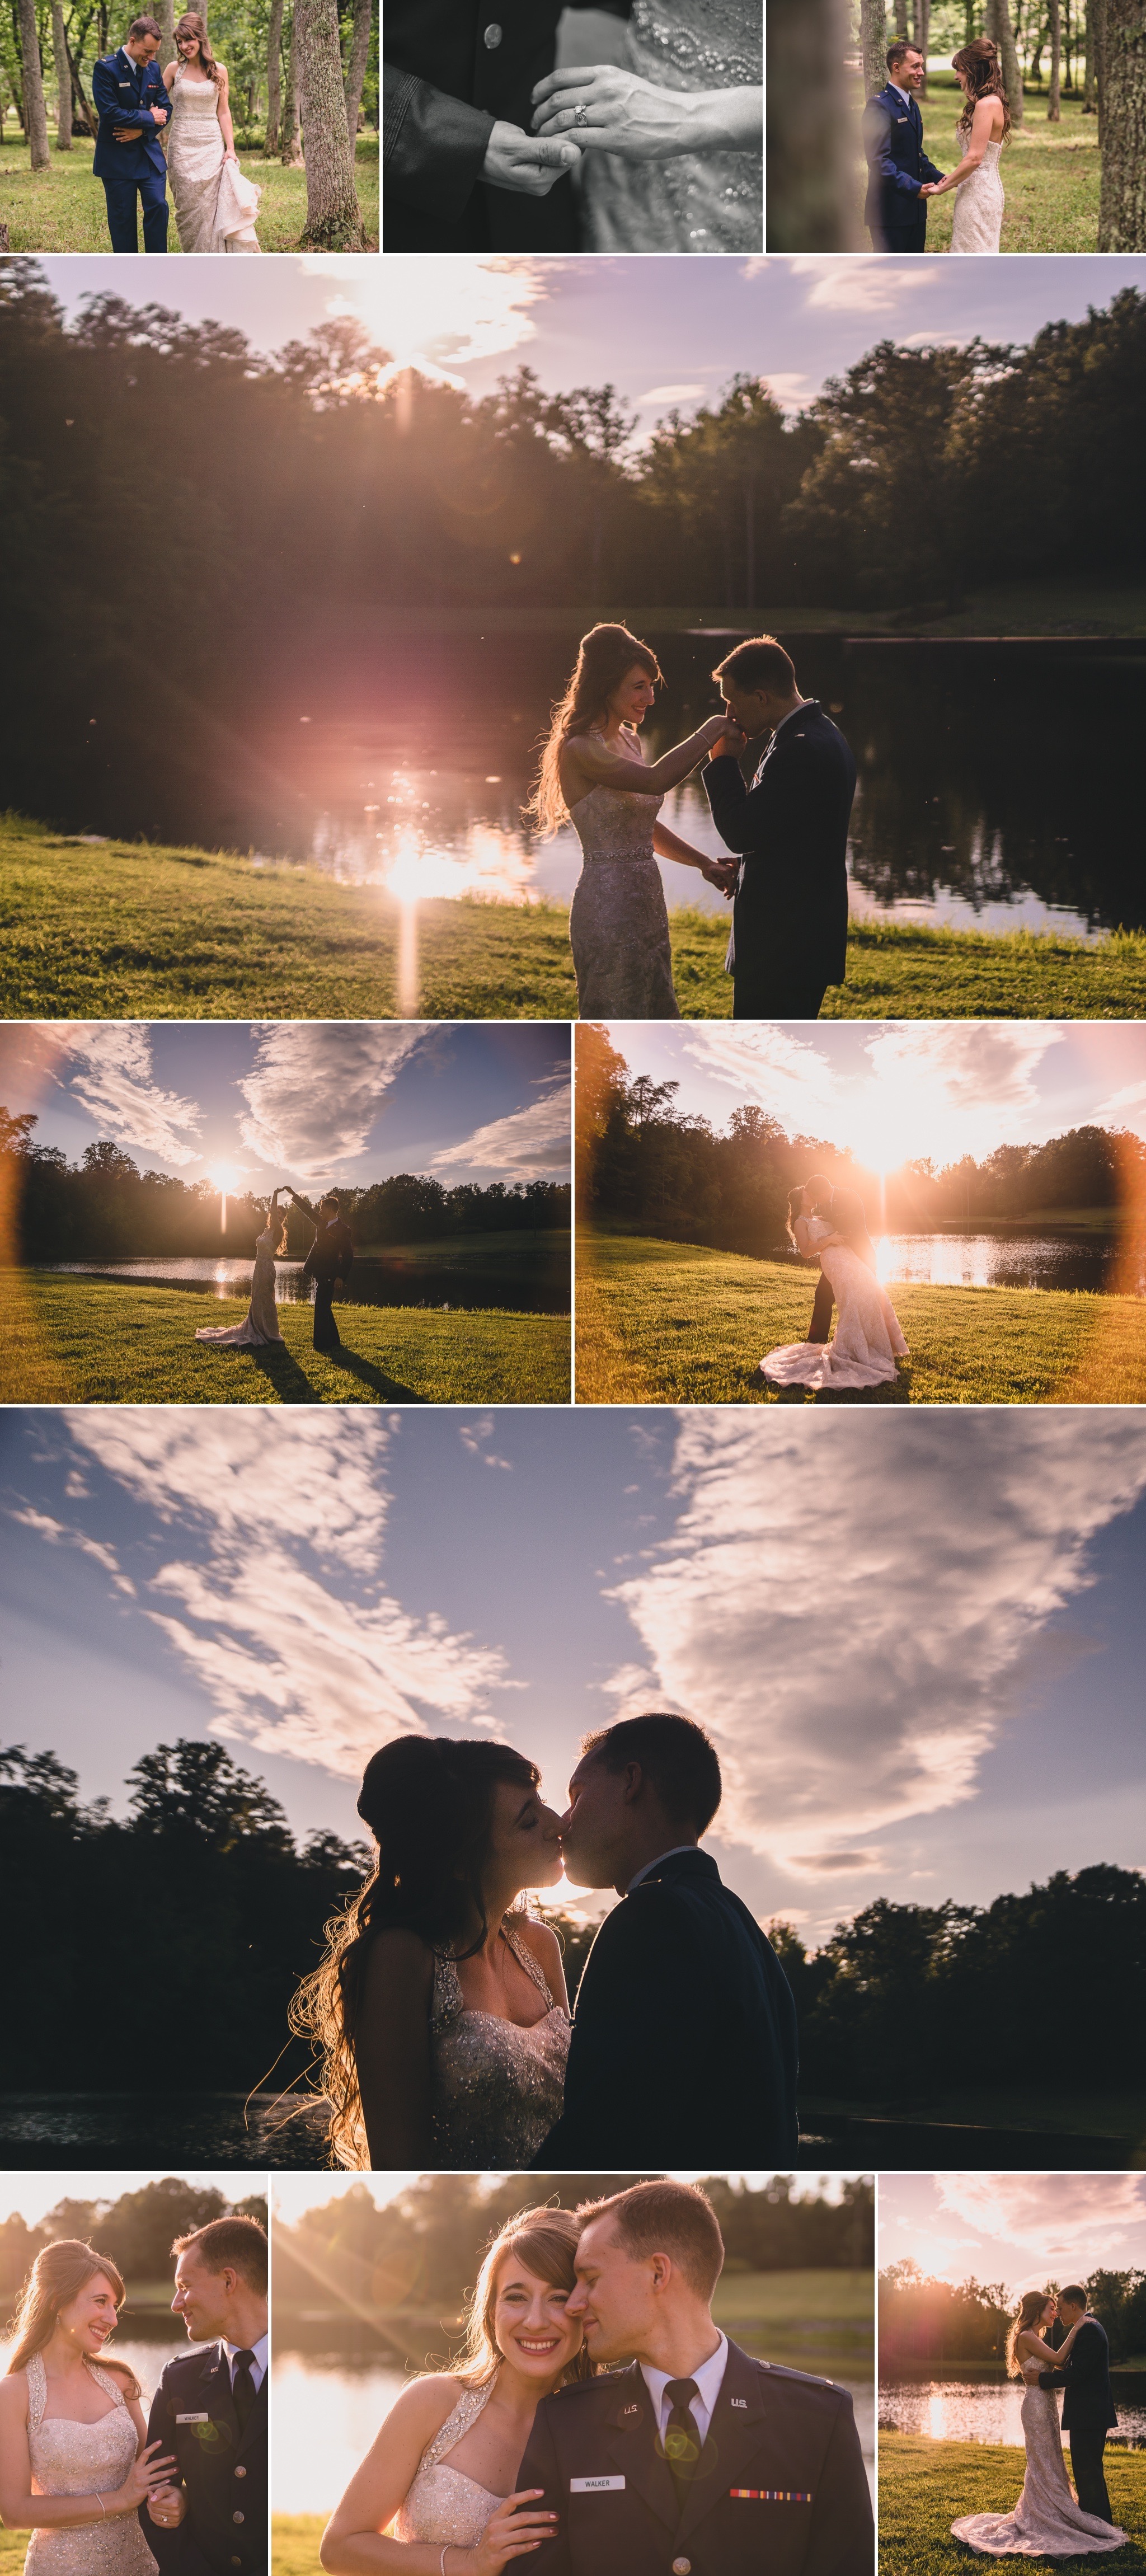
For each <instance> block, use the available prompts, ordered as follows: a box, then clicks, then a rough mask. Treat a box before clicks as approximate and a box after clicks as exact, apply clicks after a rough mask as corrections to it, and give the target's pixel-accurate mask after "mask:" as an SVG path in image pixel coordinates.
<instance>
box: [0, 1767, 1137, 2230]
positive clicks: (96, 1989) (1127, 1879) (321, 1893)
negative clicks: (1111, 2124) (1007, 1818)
mask: <svg viewBox="0 0 1146 2576" xmlns="http://www.w3.org/2000/svg"><path fill="white" fill-rule="evenodd" d="M127 1789H128V1797H127V1808H126V1813H125V1814H124V1815H123V1816H114V1815H113V1814H112V1813H111V1811H110V1808H109V1806H108V1803H107V1801H106V1800H102V1801H96V1802H94V1803H85V1802H84V1801H83V1800H82V1799H81V1797H80V1794H79V1785H78V1781H77V1778H76V1774H75V1773H74V1772H73V1771H71V1770H69V1769H68V1768H67V1766H66V1765H65V1764H63V1763H61V1762H60V1761H59V1760H58V1759H57V1757H56V1756H55V1754H54V1753H51V1752H40V1753H29V1752H28V1751H27V1750H26V1749H25V1748H24V1747H23V1746H20V1745H14V1746H11V1747H9V1749H8V1750H7V1751H3V1752H0V1938H2V1939H3V1942H4V1955H5V1956H6V1957H8V1958H10V1959H16V1958H19V1957H20V1956H22V1953H23V1949H24V1947H25V1946H26V1940H27V1926H28V1924H29V1923H31V1922H34V1923H35V1925H36V1927H37V1928H36V1975H35V1977H34V1978H27V1977H13V1978H11V1979H10V1981H9V1988H8V1993H7V1997H6V2012H5V2064H6V2068H7V2075H8V2081H9V2083H10V2084H11V2085H12V2086H13V2087H14V2088H15V2089H17V2090H21V2091H22V2090H25V2089H40V2088H43V2089H45V2090H47V2091H49V2092H51V2091H56V2090H58V2089H60V2087H61V2083H64V2084H65V2085H66V2088H67V2089H68V2090H72V2089H84V2088H90V2089H92V2090H94V2091H97V2092H98V2091H102V2090H106V2089H107V2088H108V2087H109V2086H110V2087H111V2088H112V2089H116V2088H122V2087H123V2086H124V2085H125V2084H128V2085H130V2083H131V2081H132V2077H133V2070H135V2071H136V2072H140V2074H141V2080H142V2070H143V2069H144V2068H146V2069H148V2071H149V2075H150V2079H151V2080H152V2081H153V2082H158V2081H160V2080H161V2072H162V2069H161V2067H160V2066H158V2065H157V2064H156V2060H155V2053H154V2034H155V2030H156V2027H157V2026H159V2027H163V2028H164V2029H177V2030H178V2032H179V2052H178V2061H177V2074H178V2089H180V2090H182V2091H189V2090H195V2089H196V2088H199V2087H202V2088H205V2089H207V2090H210V2091H218V2090H225V2089H228V2088H232V2087H233V2088H235V2089H238V2090H241V2091H243V2092H246V2091H247V2090H248V2089H251V2088H253V2087H255V2086H256V2085H258V2084H259V2082H260V2080H261V2079H262V2078H263V2077H264V2076H265V2075H266V2073H267V2071H268V2070H269V2069H270V2068H271V2066H272V2065H274V2064H275V2063H276V2061H277V2073H276V2076H275V2081H276V2083H287V2082H288V2081H293V2080H296V2079H297V2078H298V2077H300V2076H301V2074H302V2072H303V2069H304V2065H305V2056H304V2052H303V2050H302V2047H301V2043H294V2042H292V2043H290V2046H289V2048H288V2047H286V2041H287V2026H286V2012H287V2005H288V2003H289V2000H290V1997H291V1995H292V1993H293V1991H294V1988H295V1986H296V1984H297V1983H298V1981H299V1979H300V1978H301V1977H302V1976H304V1975H306V1974H307V1973H308V1971H309V1970H310V1969H311V1968H312V1967H314V1966H315V1964H316V1962H317V1959H318V1956H319V1952H320V1950H321V1947H322V1938H323V1925H324V1924H325V1922H326V1921H327V1919H328V1917H329V1916H330V1915H331V1914H332V1913H333V1912H334V1911H335V1910H336V1908H337V1907H338V1906H340V1905H341V1904H342V1903H343V1902H344V1901H345V1899H346V1897H347V1896H348V1895H349V1894H351V1893H352V1892H355V1891H356V1890H357V1889H358V1887H359V1886H360V1884H361V1880H362V1874H363V1871H364V1868H365V1866H366V1859H367V1854H366V1849H365V1846H364V1845H360V1844H350V1843H346V1842H344V1841H342V1840H340V1839H339V1837H338V1836H337V1835H335V1834H331V1833H328V1832H316V1833H313V1834H311V1835H309V1836H307V1837H306V1838H305V1839H304V1840H303V1841H302V1842H299V1841H298V1840H297V1839H296V1837H295V1836H293V1835H292V1833H291V1831H290V1829H289V1826H288V1824H287V1821H286V1818H285V1816H284V1814H283V1810H282V1808H281V1807H280V1806H279V1804H278V1802H277V1800H276V1799H274V1798H273V1797H272V1796H271V1795H270V1793H269V1791H268V1790H267V1788H266V1786H265V1784H264V1782H263V1781H261V1780H260V1779H259V1778H258V1777H257V1776H256V1775H254V1774H253V1773H250V1772H248V1771H245V1770H243V1769H242V1768H241V1767H240V1766H239V1765H238V1764H237V1763H236V1762H235V1761H234V1760H233V1759H232V1757H231V1755H230V1754H229V1753H228V1752H227V1751H226V1749H225V1747H224V1746H223V1745H221V1744H218V1743H206V1742H204V1743H200V1742H196V1741H194V1740H189V1739H186V1738H181V1739H180V1740H179V1741H178V1742H177V1743H176V1744H174V1745H168V1744H160V1745H157V1746H156V1748H155V1750H154V1751H153V1752H152V1753H148V1754H145V1755H143V1756H142V1758H141V1759H140V1761H138V1762H137V1763H136V1764H135V1766H134V1768H133V1770H132V1771H131V1772H130V1774H129V1776H128V1782H127ZM46 1888H50V1889H51V1891H52V1901H51V1904H50V1905H45V1902H44V1891H45V1889H46ZM557 1923H558V1929H559V1931H560V1932H561V1934H562V1936H563V1937H564V1938H565V1939H566V1945H567V1947H566V1964H567V1975H568V1982H569V1986H570V1990H571V1992H575V1989H576V1984H577V1978H578V1975H579V1973H580V1970H581V1968H582V1966H583V1964H584V1958H585V1955H586V1952H587V1950H588V1947H589V1944H590V1941H591V1939H592V1927H591V1926H587V1925H583V1924H575V1923H574V1922H572V1921H570V1919H569V1918H568V1917H560V1916H559V1917H558V1918H557ZM95 1926H98V1935H97V1934H96V1933H95V1932H94V1931H93V1927H95ZM773 1938H774V1940H775V1942H776V1946H777V1948H778V1950H779V1953H780V1956H781V1958H782V1959H783V1962H784V1966H785V1969H786V1972H787V1974H788V1977H789V1979H790V1981H791V1984H792V1987H793V1991H794V1994H795V1998H796V2006H797V2011H798V2014H799V2019H800V2026H801V2066H802V2072H801V2085H802V2088H803V2090H804V2091H805V2092H806V2093H807V2094H808V2095H809V2096H818V2097H831V2098H833V2099H836V2100H839V2099H843V2098H845V2097H846V2098H849V2099H851V2100H853V2101H855V2102H857V2103H863V2102H872V2101H878V2100H885V2101H895V2100H899V2099H902V2097H903V2093H904V2085H905V2075H906V2079H907V2080H909V2082H910V2088H911V2094H912V2098H913V2099H914V2100H916V2101H920V2102H924V2101H927V2100H928V2099H929V2098H931V2097H933V2096H935V2095H938V2094H940V2093H942V2092H945V2091H947V2090H949V2088H950V2086H951V2084H952V2081H953V2080H954V2078H955V2076H956V2075H957V2076H958V2078H959V2079H960V2080H969V2078H970V2077H971V2076H973V2080H974V2082H975V2084H976V2085H977V2086H982V2087H984V2088H989V2087H990V2086H992V2085H1000V2086H1005V2087H1006V2088H1007V2090H1008V2092H1010V2091H1012V2090H1013V2088H1014V2085H1015V2081H1016V2075H1015V2070H1016V2067H1023V2066H1030V2065H1037V2064H1046V2065H1053V2064H1055V2063H1057V2062H1058V2059H1059V2056H1060V2054H1061V2048H1062V2034H1063V2031H1064V2030H1071V2029H1080V2030H1082V2029H1085V2031H1086V2034H1087V2049H1088V2052H1090V2054H1091V2057H1092V2059H1093V2062H1094V2063H1095V2064H1103V2063H1107V2064H1110V2065H1121V2064H1123V2063H1124V2061H1125V2046H1124V2042H1125V2034H1126V2031H1127V2030H1128V2029H1135V2028H1137V2027H1138V2026H1139V2024H1140V2023H1141V2021H1142V2019H1143V2017H1144V2015H1146V1879H1144V1878H1143V1877H1142V1875H1141V1874H1140V1873H1139V1872H1138V1871H1135V1870H1125V1869H1115V1868H1111V1867H1106V1866H1098V1867H1094V1868H1091V1869H1083V1870H1080V1871H1079V1872H1078V1873H1077V1875H1076V1876H1074V1877H1071V1876H1070V1874H1069V1873H1068V1872H1067V1871H1065V1870H1060V1871H1057V1872H1056V1873H1055V1875H1054V1876H1053V1877H1052V1878H1051V1879H1049V1880H1048V1881H1047V1883H1046V1885H1045V1886H1043V1887H1031V1888H1029V1889H1028V1890H1027V1892H1026V1893H1025V1894H1024V1895H1007V1896H999V1897H996V1899H995V1901H994V1903H993V1904H992V1905H989V1906H985V1907H982V1906H959V1905H956V1904H954V1903H951V1902H948V1903H945V1904H939V1905H934V1906H922V1905H898V1904H893V1903H891V1902H890V1901H889V1900H888V1899H887V1898H884V1897H880V1898H877V1899H876V1900H875V1902H874V1903H873V1904H871V1905H869V1906H867V1907H865V1909H864V1910H863V1912H862V1913H860V1914H858V1915H856V1917H855V1918H854V1920H853V1921H852V1922H850V1923H841V1924H839V1925H837V1927H836V1929H835V1931H834V1932H833V1933H832V1935H831V1937H830V1939H828V1940H827V1941H826V1942H825V1943H824V1944H823V1946H822V1948H821V1949H820V1950H819V1951H818V1952H816V1953H811V1954H810V1953H809V1952H808V1949H807V1946H806V1944H805V1943H804V1942H803V1940H802V1939H801V1937H800V1935H799V1934H798V1933H797V1932H795V1931H794V1930H793V1929H792V1928H791V1927H790V1926H784V1925H780V1926H778V1927H777V1928H776V1930H775V1932H774V1934H773ZM109 1992H114V1993H115V1995H116V1998H117V2006H116V2012H117V2028H116V2046H115V2048H114V2050H112V2051H109V2049H108V2045H107V2014H106V2000H107V1996H108V1994H109ZM792 2259H796V2258H794V2257H793V2258H792ZM798 2259H799V2260H800V2261H804V2260H810V2259H812V2258H811V2257H808V2256H805V2255H803V2254H801V2255H800V2256H799V2258H798ZM817 2259H821V2258H817ZM841 2259H842V2258H841ZM848 2259H850V2258H848Z"/></svg>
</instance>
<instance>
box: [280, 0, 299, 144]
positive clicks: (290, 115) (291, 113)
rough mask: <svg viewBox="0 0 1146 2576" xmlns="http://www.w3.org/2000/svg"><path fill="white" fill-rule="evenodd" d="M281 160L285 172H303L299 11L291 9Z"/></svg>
mask: <svg viewBox="0 0 1146 2576" xmlns="http://www.w3.org/2000/svg"><path fill="white" fill-rule="evenodd" d="M279 159H280V161H281V162H282V165H283V168H284V170H301V168H302V166H303V154H302V105H301V93H300V90H299V78H298V11H297V9H295V8H292V9H291V13H290V39H289V42H288V45H287V85H286V113H285V115H284V117H283V129H282V143H281V146H280V150H279Z"/></svg>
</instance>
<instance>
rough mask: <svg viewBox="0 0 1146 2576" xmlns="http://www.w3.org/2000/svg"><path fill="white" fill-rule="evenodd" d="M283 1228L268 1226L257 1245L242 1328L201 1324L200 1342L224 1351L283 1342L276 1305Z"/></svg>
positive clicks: (197, 1335)
mask: <svg viewBox="0 0 1146 2576" xmlns="http://www.w3.org/2000/svg"><path fill="white" fill-rule="evenodd" d="M281 1230H282V1229H281V1226H275V1227H273V1228H272V1227H270V1226H269V1225H268V1226H265V1227H264V1229H263V1232H262V1233H261V1234H260V1235H258V1236H257V1237H256V1241H255V1266H254V1269H253V1271H252V1273H251V1302H250V1305H249V1306H248V1308H247V1311H246V1314H245V1315H244V1317H243V1320H242V1323H241V1324H200V1325H198V1326H197V1328H196V1333H195V1339H196V1341H197V1342H215V1343H217V1344H218V1346H219V1347H220V1348H221V1349H222V1348H224V1347H227V1348H231V1349H235V1348H238V1347H239V1346H242V1347H244V1348H246V1349H250V1348H252V1346H256V1345H258V1346H261V1345H262V1344H263V1343H264V1342H281V1340H282V1334H281V1333H280V1331H279V1310H278V1307H277V1305H276V1304H275V1256H274V1253H273V1252H272V1250H271V1246H272V1244H273V1243H277V1241H278V1238H279V1235H280V1233H281Z"/></svg>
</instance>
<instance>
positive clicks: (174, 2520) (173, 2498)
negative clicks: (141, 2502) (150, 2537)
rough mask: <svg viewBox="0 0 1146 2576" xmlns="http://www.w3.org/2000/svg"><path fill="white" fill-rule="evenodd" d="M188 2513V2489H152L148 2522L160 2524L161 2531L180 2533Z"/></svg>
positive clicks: (149, 2498)
mask: <svg viewBox="0 0 1146 2576" xmlns="http://www.w3.org/2000/svg"><path fill="white" fill-rule="evenodd" d="M186 2513H187V2489H186V2487H153V2488H152V2491H151V2494H150V2495H149V2497H148V2499H147V2514H148V2520H149V2521H150V2522H155V2523H158V2525H159V2528H160V2530H161V2531H178V2529H179V2525H180V2523H181V2522H182V2521H183V2520H184V2519H185V2517H186Z"/></svg>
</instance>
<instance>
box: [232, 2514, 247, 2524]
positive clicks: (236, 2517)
mask: <svg viewBox="0 0 1146 2576" xmlns="http://www.w3.org/2000/svg"><path fill="white" fill-rule="evenodd" d="M246 2519H247V2517H246V2514H245V2513H233V2514H232V2516H231V2520H232V2522H245V2521H246Z"/></svg>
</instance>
